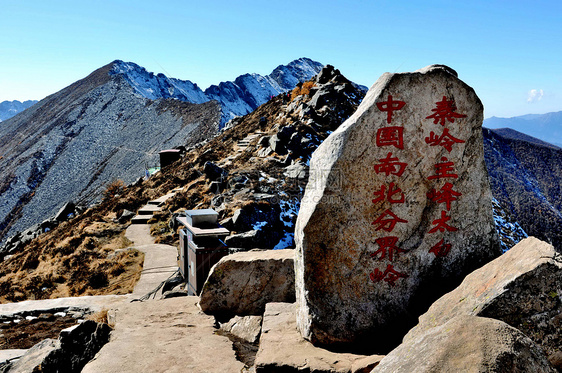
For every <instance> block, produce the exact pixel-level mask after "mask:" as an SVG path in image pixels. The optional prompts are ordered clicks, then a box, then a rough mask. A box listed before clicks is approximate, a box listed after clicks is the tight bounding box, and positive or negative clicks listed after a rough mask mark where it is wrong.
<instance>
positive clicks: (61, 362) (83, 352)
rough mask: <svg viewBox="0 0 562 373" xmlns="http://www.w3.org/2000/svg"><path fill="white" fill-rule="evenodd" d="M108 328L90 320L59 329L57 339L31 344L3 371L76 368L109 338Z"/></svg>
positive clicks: (93, 354)
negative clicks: (30, 346) (31, 345)
mask: <svg viewBox="0 0 562 373" xmlns="http://www.w3.org/2000/svg"><path fill="white" fill-rule="evenodd" d="M110 331H111V328H110V327H109V326H108V325H107V324H102V323H97V322H95V321H92V320H87V321H84V322H83V323H81V324H78V325H75V326H73V327H71V328H68V329H65V330H63V331H61V333H60V336H59V339H57V340H55V339H45V340H43V341H42V342H39V343H38V344H36V345H35V346H33V347H32V348H31V349H29V351H27V352H26V353H25V354H24V355H23V356H22V357H21V358H20V359H19V360H17V361H15V362H13V363H11V364H10V366H9V368H8V370H7V372H13V373H15V372H36V371H40V372H45V373H49V372H53V373H54V372H68V373H74V372H80V371H81V370H82V368H83V367H84V366H85V365H86V363H88V362H89V361H90V360H91V359H92V358H93V357H94V356H95V354H96V353H97V352H98V351H99V350H100V349H101V348H102V347H103V345H104V344H106V343H107V342H108V341H109V333H110Z"/></svg>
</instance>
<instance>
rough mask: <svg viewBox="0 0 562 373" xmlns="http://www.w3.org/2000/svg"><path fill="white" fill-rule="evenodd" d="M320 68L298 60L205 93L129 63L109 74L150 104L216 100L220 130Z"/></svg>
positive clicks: (120, 64) (119, 63) (115, 65)
mask: <svg viewBox="0 0 562 373" xmlns="http://www.w3.org/2000/svg"><path fill="white" fill-rule="evenodd" d="M322 66H323V65H322V64H321V63H319V62H316V61H313V60H311V59H309V58H299V59H297V60H294V61H292V62H290V63H289V64H287V65H280V66H278V67H276V68H275V69H274V70H273V71H272V72H271V74H269V75H266V76H261V75H260V74H255V73H252V74H244V75H241V76H239V77H237V78H236V79H235V80H234V81H228V82H221V83H219V84H218V85H212V86H210V87H209V88H207V89H205V91H203V90H202V89H201V88H200V87H199V86H198V85H197V84H195V83H193V82H191V81H189V80H180V79H175V78H169V77H167V76H166V75H164V74H156V75H155V74H154V73H151V72H148V71H146V69H145V68H143V67H141V66H139V65H137V64H135V63H132V62H123V61H115V62H114V63H113V69H112V71H111V72H110V74H112V75H121V76H123V78H124V79H125V80H126V81H127V82H128V83H129V84H130V85H131V87H133V89H134V90H135V92H136V93H137V94H139V95H141V96H142V97H145V98H148V99H151V100H157V99H160V98H173V99H177V100H181V101H186V102H191V103H195V104H200V103H204V102H207V101H210V100H216V101H218V102H219V103H220V105H221V108H222V114H221V127H223V126H224V124H225V123H226V122H228V121H229V120H230V119H232V118H234V117H236V116H242V115H246V114H249V113H251V112H252V111H254V110H255V109H256V108H257V107H258V106H260V105H262V104H264V103H266V102H267V101H268V100H269V99H270V98H271V96H277V95H278V94H280V93H283V92H286V91H288V90H291V89H293V88H294V87H295V86H296V85H297V84H298V83H300V82H304V81H307V80H309V79H311V78H312V77H313V76H315V75H316V74H318V73H319V72H320V70H321V69H322ZM362 88H363V87H362Z"/></svg>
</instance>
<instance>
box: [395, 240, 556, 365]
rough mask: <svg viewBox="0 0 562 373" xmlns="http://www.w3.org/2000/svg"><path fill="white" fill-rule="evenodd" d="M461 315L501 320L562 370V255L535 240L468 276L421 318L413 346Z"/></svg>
mask: <svg viewBox="0 0 562 373" xmlns="http://www.w3.org/2000/svg"><path fill="white" fill-rule="evenodd" d="M459 315H473V316H483V317H489V318H494V319H498V320H501V321H504V322H506V323H507V324H509V325H511V326H513V327H515V328H517V329H519V330H520V331H521V332H523V333H525V334H526V335H527V336H529V337H530V338H531V339H533V340H534V341H535V342H536V343H537V344H539V345H540V346H541V347H542V348H543V349H544V351H545V352H546V353H547V356H548V357H549V359H550V360H551V361H552V363H553V364H556V365H558V366H557V368H559V369H562V364H560V363H559V361H558V360H559V358H558V355H559V353H560V348H561V343H562V255H560V254H559V253H557V252H556V250H555V249H554V247H552V245H549V244H547V243H546V242H542V241H540V240H538V239H536V238H534V237H529V238H526V239H524V240H523V241H521V242H519V243H518V244H517V245H515V246H514V247H513V248H512V249H511V250H509V251H508V252H506V253H505V254H503V255H502V256H500V257H499V258H497V259H495V260H494V261H492V262H490V263H488V264H486V265H485V266H483V267H482V268H480V269H478V270H476V271H474V272H473V273H471V274H469V275H468V276H466V278H465V279H464V281H463V282H462V283H461V284H460V286H459V287H457V288H456V289H455V290H453V291H452V292H450V293H448V294H446V295H444V296H443V297H441V298H440V299H439V300H437V301H436V302H435V303H433V305H432V306H431V307H430V308H429V310H428V311H427V312H426V313H425V314H423V315H422V316H421V317H420V322H419V324H418V325H417V326H416V327H415V328H413V329H412V330H411V331H410V332H409V333H408V334H407V335H406V337H405V338H404V340H405V341H409V340H412V339H415V338H417V337H418V336H419V335H421V334H424V333H426V332H427V331H428V330H430V329H432V328H434V327H436V326H439V325H441V324H443V323H445V322H447V321H448V320H450V319H452V318H454V317H456V316H459Z"/></svg>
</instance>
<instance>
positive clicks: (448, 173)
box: [427, 157, 459, 180]
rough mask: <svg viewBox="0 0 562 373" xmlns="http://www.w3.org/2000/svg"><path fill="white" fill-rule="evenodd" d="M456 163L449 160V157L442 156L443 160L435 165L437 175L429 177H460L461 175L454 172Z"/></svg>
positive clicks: (429, 177)
mask: <svg viewBox="0 0 562 373" xmlns="http://www.w3.org/2000/svg"><path fill="white" fill-rule="evenodd" d="M454 165H455V164H454V163H453V162H451V161H449V160H448V159H447V157H442V158H441V162H440V163H437V164H436V165H435V175H431V176H428V177H427V179H428V180H433V179H443V178H453V179H456V178H458V177H459V175H457V174H453V173H452V172H453V171H454Z"/></svg>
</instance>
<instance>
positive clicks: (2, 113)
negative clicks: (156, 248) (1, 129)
mask: <svg viewBox="0 0 562 373" xmlns="http://www.w3.org/2000/svg"><path fill="white" fill-rule="evenodd" d="M36 103H37V100H26V101H23V102H20V101H18V100H13V101H2V102H0V122H2V121H3V120H6V119H10V118H11V117H13V116H14V115H16V114H18V113H20V112H22V111H24V110H25V109H27V108H29V107H31V106H33V105H34V104H36Z"/></svg>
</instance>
